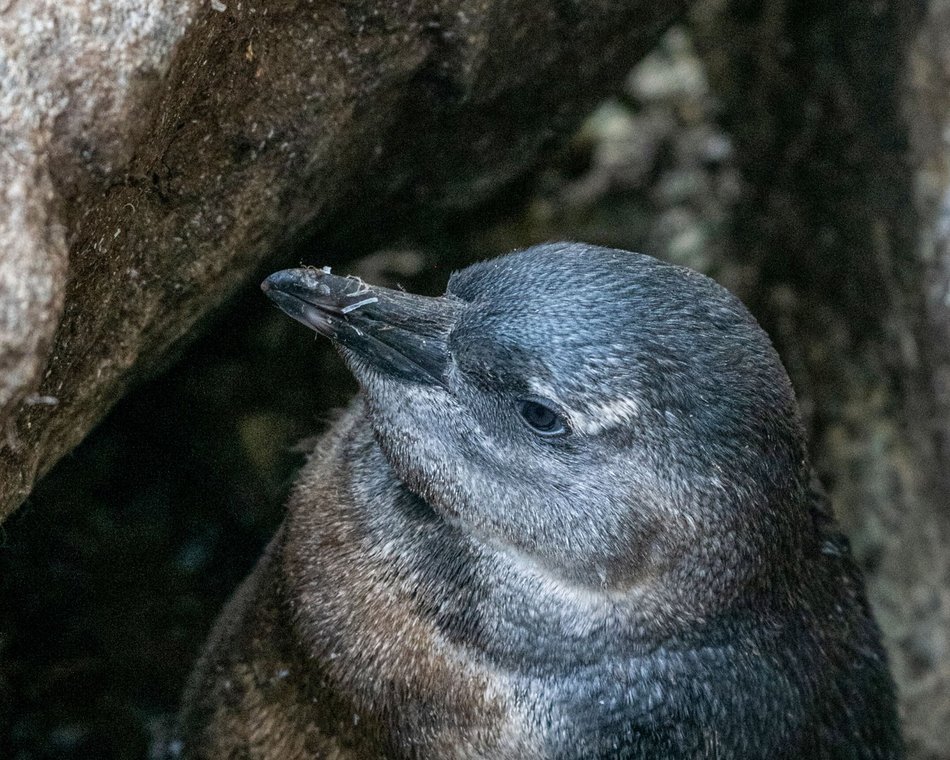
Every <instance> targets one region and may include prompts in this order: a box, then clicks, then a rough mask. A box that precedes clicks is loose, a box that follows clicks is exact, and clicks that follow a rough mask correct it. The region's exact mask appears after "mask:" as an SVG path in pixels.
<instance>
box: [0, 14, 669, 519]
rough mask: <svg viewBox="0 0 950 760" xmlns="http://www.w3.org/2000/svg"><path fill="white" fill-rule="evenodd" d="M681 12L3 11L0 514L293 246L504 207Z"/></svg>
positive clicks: (0, 43)
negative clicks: (420, 218)
mask: <svg viewBox="0 0 950 760" xmlns="http://www.w3.org/2000/svg"><path fill="white" fill-rule="evenodd" d="M684 5H685V3H684V2H673V3H657V2H649V1H648V0H640V1H638V2H617V1H616V0H598V1H597V2H591V3H585V4H583V5H581V4H576V3H574V2H562V3H555V4H549V3H541V2H515V0H447V1H445V2H440V1H439V0H424V1H420V2H415V3H405V2H395V1H390V2H382V3H380V2H375V1H374V2H369V1H364V2H360V1H354V2H348V3H339V4H326V3H313V2H306V1H305V0H285V1H284V2H268V3H263V2H258V1H257V0H211V1H210V2H199V1H198V0H191V1H190V2H179V1H177V0H176V1H175V2H172V1H171V0H165V1H164V2H154V1H153V0H122V2H119V3H108V2H105V1H104V0H61V1H59V2H54V0H11V1H8V2H7V3H5V4H0V204H2V209H0V431H2V436H0V518H2V517H4V516H5V515H7V514H8V513H9V512H10V511H11V510H12V509H14V508H15V507H16V505H17V504H18V503H20V502H21V501H22V499H23V498H24V497H25V496H26V495H27V494H28V493H29V491H30V489H31V488H32V485H33V483H34V482H35V480H36V478H37V477H38V476H39V475H41V474H42V473H44V472H45V471H47V470H48V469H49V467H50V466H51V465H52V464H53V463H54V462H55V461H56V460H57V459H58V458H59V457H60V456H61V455H62V454H63V453H64V452H66V451H68V450H69V449H71V448H72V447H73V446H74V445H75V444H76V443H78V442H79V441H80V440H81V439H82V437H83V436H84V435H85V434H86V432H87V431H88V430H89V429H90V428H91V426H92V425H94V424H95V423H96V421H97V420H98V419H99V418H100V417H101V416H102V414H103V413H104V412H105V411H106V410H107V409H108V408H109V407H110V406H111V405H112V404H113V403H114V402H115V401H116V400H117V399H118V398H119V397H120V396H121V395H122V393H123V392H124V389H125V388H126V387H127V386H128V384H129V382H130V381H131V380H132V379H133V378H135V377H137V376H141V375H142V374H145V373H148V371H149V369H150V368H151V367H154V366H155V365H156V363H158V362H160V361H161V358H162V356H163V355H164V354H165V353H166V352H167V349H168V348H169V346H171V345H173V344H174V343H175V342H176V341H177V340H178V339H180V338H181V337H182V336H183V335H185V334H186V333H187V332H188V330H189V328H191V327H192V326H193V325H194V324H195V322H196V321H197V320H198V319H199V318H200V317H202V316H203V315H205V314H207V313H208V312H209V311H210V310H211V309H212V308H213V307H214V306H216V305H217V304H219V303H221V301H222V300H223V299H224V298H225V297H226V296H228V295H229V294H230V293H232V292H233V291H234V289H235V288H236V287H237V286H238V285H239V284H240V283H242V282H243V281H245V280H246V279H247V278H248V277H249V276H251V275H252V274H254V273H255V272H256V271H257V270H258V268H259V267H260V266H261V265H262V262H263V261H264V260H265V259H266V258H267V257H268V255H269V254H270V253H271V252H272V251H274V250H275V249H279V248H280V247H281V246H282V245H286V244H287V243H288V242H289V241H291V240H293V239H294V237H295V236H296V235H298V234H299V233H300V232H301V231H304V230H306V231H307V232H309V233H312V232H313V231H314V230H320V229H324V228H329V227H331V226H332V225H333V224H334V220H338V219H341V218H352V217H353V216H359V217H360V218H362V219H365V220H371V221H372V222H374V223H378V224H383V223H386V224H395V225H396V226H397V227H398V219H394V217H395V216H398V214H399V213H400V212H401V211H404V210H405V209H407V208H414V209H420V208H421V209H424V210H426V212H427V213H443V214H449V213H452V212H453V211H454V210H457V209H461V208H467V207H471V206H473V205H474V204H477V203H479V202H481V201H483V200H485V199H486V198H488V197H490V196H491V195H492V194H493V193H494V192H496V191H497V190H498V188H499V187H501V186H503V185H504V184H505V183H507V182H510V181H512V180H514V179H515V178H517V177H518V176H519V175H521V174H522V173H524V172H525V171H526V170H527V169H528V168H530V167H531V166H533V165H534V164H535V163H536V162H537V160H538V157H539V154H540V153H541V152H542V151H543V150H544V149H545V148H546V147H547V146H548V145H549V144H550V143H551V142H552V141H553V140H556V139H557V138H558V137H559V136H561V135H565V134H569V132H570V130H571V129H572V128H573V127H575V126H576V124H577V122H578V120H579V119H580V118H581V117H582V116H583V115H584V113H585V112H587V111H589V110H590V108H591V107H592V106H593V105H594V104H595V103H596V102H597V100H598V99H599V98H601V97H603V96H604V95H605V94H607V93H609V92H610V91H612V90H613V89H614V88H615V87H616V86H617V84H618V83H619V81H620V80H621V79H622V76H623V74H624V73H625V72H626V70H627V69H628V68H629V66H630V64H631V63H632V62H633V61H634V60H636V58H637V57H638V56H640V55H641V54H643V53H645V52H646V51H647V49H648V48H649V46H650V45H651V44H652V43H653V42H654V41H655V40H656V38H657V36H658V34H659V32H660V31H661V30H662V28H664V26H665V25H666V24H667V23H668V22H669V21H670V19H671V18H672V17H673V16H674V15H675V14H676V13H677V12H678V11H679V10H680V9H681V8H682V7H683V6H684Z"/></svg>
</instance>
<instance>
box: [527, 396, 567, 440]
mask: <svg viewBox="0 0 950 760" xmlns="http://www.w3.org/2000/svg"><path fill="white" fill-rule="evenodd" d="M518 413H519V414H520V415H521V417H522V419H523V420H524V421H525V422H526V423H528V427H530V428H531V429H532V430H533V431H534V432H535V433H540V434H541V435H551V436H554V435H563V434H564V433H566V432H567V423H565V422H564V419H563V417H561V415H560V414H559V413H558V411H557V410H556V409H554V408H553V407H552V406H550V405H549V404H547V403H545V402H543V401H537V400H535V399H528V398H525V399H521V400H520V401H519V402H518Z"/></svg>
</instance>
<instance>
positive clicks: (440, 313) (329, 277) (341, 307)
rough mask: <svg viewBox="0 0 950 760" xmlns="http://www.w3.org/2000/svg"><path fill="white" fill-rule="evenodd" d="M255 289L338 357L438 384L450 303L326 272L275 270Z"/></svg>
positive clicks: (445, 354)
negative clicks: (336, 349) (324, 339)
mask: <svg viewBox="0 0 950 760" xmlns="http://www.w3.org/2000/svg"><path fill="white" fill-rule="evenodd" d="M261 290H263V291H264V293H266V294H267V296H268V297H269V298H270V299H271V300H272V301H273V302H274V303H275V304H277V306H278V307H279V308H280V309H281V311H283V312H284V313H285V314H287V315H288V316H290V317H293V318H294V319H296V320H297V321H298V322H301V323H303V324H305V325H306V326H307V327H309V328H311V329H313V330H316V331H317V332H318V333H320V334H321V335H325V336H327V337H328V338H330V340H332V341H333V342H334V343H335V344H336V345H337V346H338V347H339V348H340V349H341V350H342V353H343V354H344V357H347V358H348V355H353V356H355V357H357V358H358V359H360V360H362V362H365V363H366V364H368V365H369V366H370V367H372V369H374V370H376V371H377V372H380V373H383V374H385V375H391V376H394V377H398V378H400V379H402V380H408V381H410V382H413V383H419V384H424V385H433V384H435V385H443V386H444V384H445V383H444V375H445V368H446V366H447V363H448V344H447V340H448V334H449V331H450V330H451V328H452V325H453V324H454V322H455V318H456V315H457V314H456V312H457V306H456V305H455V304H454V303H453V302H452V301H450V300H448V299H446V298H430V297H427V296H418V295H414V294H412V293H405V292H403V291H400V290H391V289H389V288H380V287H376V286H371V285H366V284H365V283H364V282H363V281H362V280H360V279H358V278H356V277H339V276H337V275H334V274H330V272H329V269H328V268H326V269H315V268H309V267H308V268H302V269H285V270H283V271H280V272H275V273H274V274H272V275H271V276H270V277H268V278H267V279H266V280H264V282H262V283H261ZM357 366H358V365H357ZM351 368H352V365H351Z"/></svg>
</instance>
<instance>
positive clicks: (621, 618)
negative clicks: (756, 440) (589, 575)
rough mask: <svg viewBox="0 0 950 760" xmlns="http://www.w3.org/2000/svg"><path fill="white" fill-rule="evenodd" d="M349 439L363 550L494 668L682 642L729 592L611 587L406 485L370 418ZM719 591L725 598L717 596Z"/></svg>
mask: <svg viewBox="0 0 950 760" xmlns="http://www.w3.org/2000/svg"><path fill="white" fill-rule="evenodd" d="M345 445H346V452H345V457H344V458H345V460H346V462H347V463H348V464H347V467H348V468H349V482H348V487H349V489H350V491H351V493H352V495H353V502H354V509H355V511H356V513H357V514H358V515H359V516H360V520H361V521H362V522H363V527H364V529H365V530H366V531H367V536H366V539H365V540H366V541H367V545H368V546H370V547H378V546H386V547H388V551H387V555H386V557H385V559H383V560H382V561H383V562H384V563H385V565H386V568H387V570H388V572H390V573H392V574H394V576H393V577H396V576H397V575H398V576H399V577H401V578H403V579H408V580H407V582H408V583H411V584H413V585H414V586H415V589H416V591H415V595H416V598H417V600H418V605H419V611H420V612H419V614H425V615H431V616H432V620H431V622H432V623H433V624H434V626H435V627H436V628H437V629H438V631H439V633H440V635H441V636H444V637H445V639H446V640H447V641H449V642H451V643H453V644H457V645H458V646H460V647H463V648H464V649H465V650H466V651H468V652H478V653H479V654H480V655H481V656H483V657H484V658H486V659H487V660H488V661H490V662H491V663H492V665H493V666H495V667H501V668H503V669H504V670H506V671H516V670H517V671H530V672H542V671H544V672H549V671H551V670H557V669H558V668H564V669H576V668H587V669H591V671H592V673H593V672H594V671H596V668H597V666H598V663H600V664H604V663H608V662H614V661H616V660H617V659H630V658H634V659H637V658H643V657H650V656H652V655H653V654H654V653H655V652H657V650H658V649H659V648H661V647H669V646H673V647H678V646H680V643H681V642H688V641H689V640H690V639H692V638H693V637H694V634H695V630H691V629H698V628H700V627H705V625H706V623H707V622H708V621H709V619H711V618H713V617H716V615H717V613H718V612H720V611H721V609H717V606H720V607H721V605H722V604H723V601H724V600H723V598H722V593H723V589H722V588H718V590H717V589H712V590H710V591H709V594H710V598H709V599H706V598H691V599H687V598H684V597H683V596H682V588H683V586H686V587H687V588H688V589H690V592H692V591H695V592H696V593H697V594H702V593H704V592H703V590H702V589H700V587H699V586H700V583H701V581H700V580H698V579H697V578H696V577H690V578H684V577H681V576H682V574H681V573H679V572H678V569H676V568H675V569H674V572H672V573H671V575H670V577H669V578H667V579H665V581H664V580H662V579H660V580H658V579H648V580H647V582H644V583H642V584H633V585H631V586H629V587H624V588H621V589H604V588H599V587H597V586H595V585H587V584H584V583H581V582H576V581H572V580H571V579H569V578H566V577H564V576H560V575H557V574H554V573H552V572H551V570H550V569H549V568H547V567H545V566H544V565H542V564H541V563H540V562H538V561H536V560H535V559H534V558H533V557H531V556H528V555H525V554H523V553H521V552H519V551H517V550H516V549H513V548H512V547H508V546H504V545H498V544H496V543H493V542H492V541H490V540H485V539H483V538H482V537H479V536H476V535H473V534H472V533H471V532H469V531H467V530H466V529H465V527H464V526H461V525H458V524H455V523H453V522H452V521H451V520H448V519H446V518H445V517H444V516H443V515H442V514H441V513H440V512H439V510H437V509H436V508H434V507H432V506H431V505H429V504H427V503H426V502H425V500H424V499H423V498H422V497H421V496H419V495H418V494H416V493H414V492H413V491H412V490H410V489H409V488H408V487H407V486H406V485H405V484H404V483H403V482H402V481H401V480H400V478H399V477H398V475H397V474H396V473H395V471H394V470H393V469H392V467H391V466H390V464H389V462H388V460H387V458H386V456H385V454H384V452H383V451H382V450H381V448H380V446H379V445H378V443H377V442H376V440H375V438H374V436H373V433H372V428H371V426H370V424H369V422H368V420H366V419H365V417H361V418H359V419H358V421H357V422H356V424H354V426H353V428H352V429H351V431H350V432H349V433H348V435H347V441H346V444H345ZM366 561H367V563H371V562H374V561H376V559H375V558H374V557H372V556H368V557H366ZM691 561H692V560H691V559H689V558H686V559H684V565H685V566H686V567H689V566H690V564H691ZM379 569H381V568H377V571H378V570H379ZM720 581H721V579H717V583H718V582H720ZM680 584H682V585H680ZM714 592H715V594H719V595H720V596H719V597H718V598H712V597H713V596H715V594H714ZM691 607H692V609H691ZM683 646H688V644H687V643H684V644H683ZM592 677H593V675H592Z"/></svg>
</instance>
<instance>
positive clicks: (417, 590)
mask: <svg viewBox="0 0 950 760" xmlns="http://www.w3.org/2000/svg"><path fill="white" fill-rule="evenodd" d="M262 287H263V288H264V291H265V292H266V293H267V295H268V296H270V297H271V298H272V299H273V300H274V301H275V302H276V304H277V305H278V306H279V307H280V308H281V309H283V310H284V311H285V312H286V313H287V314H289V315H290V316H291V317H293V318H295V319H297V320H299V321H301V322H302V323H304V324H305V325H307V326H308V327H311V328H312V329H314V330H316V331H317V332H318V333H320V334H321V335H325V336H327V337H328V338H330V339H331V340H332V341H333V342H334V343H335V345H336V346H337V347H338V348H339V351H340V353H341V354H342V357H343V359H344V361H345V362H346V364H347V365H348V366H349V368H350V369H351V370H352V372H353V374H354V375H355V376H356V378H357V380H358V381H359V384H360V389H361V390H360V394H359V396H358V397H357V399H356V400H355V401H354V403H353V405H352V407H351V408H350V410H349V411H348V413H347V414H346V415H345V416H344V417H343V418H342V419H341V420H340V421H339V422H338V423H337V424H336V425H335V427H334V428H333V429H332V430H331V431H330V432H329V433H328V434H327V435H326V436H325V437H324V438H323V440H322V441H321V443H320V444H319V445H318V446H317V449H316V451H315V452H314V454H313V456H312V458H311V460H310V462H309V463H308V465H307V466H306V467H305V469H304V470H303V472H302V473H301V475H300V478H299V481H298V482H297V484H296V487H295V488H294V491H293V495H292V496H291V499H290V504H289V509H288V514H287V517H286V520H285V522H284V524H283V525H282V527H281V528H280V530H279V531H278V533H277V535H276V537H275V538H274V539H273V541H272V543H271V544H270V546H269V548H268V549H267V551H266V553H265V555H264V557H263V558H262V559H261V560H260V562H259V564H258V566H257V567H256V569H255V570H254V571H253V573H252V575H251V576H250V577H249V578H248V579H247V580H246V581H245V583H244V585H243V586H242V587H241V589H240V590H239V591H238V592H237V593H236V595H235V596H234V597H233V599H232V600H231V601H230V603H229V604H228V606H227V607H226V609H225V611H224V613H223V615H222V617H221V618H220V620H219V621H218V623H217V625H216V627H215V629H214V632H213V634H212V636H211V639H210V641H209V643H208V645H207V648H206V651H205V652H204V655H203V656H202V658H201V660H200V661H199V663H198V666H197V668H196V670H195V672H194V674H193V676H192V679H191V682H190V686H189V687H188V689H187V691H186V696H185V701H184V708H183V711H182V715H181V727H182V741H183V746H184V748H185V755H186V756H187V757H193V758H248V759H257V758H260V759H266V760H278V759H280V760H291V759H293V758H359V759H361V760H362V759H365V758H446V759H448V758H496V759H499V760H501V759H506V760H508V759H513V758H539V759H540V758H557V759H558V760H571V759H577V760H581V759H584V760H590V759H591V758H643V759H649V760H664V759H670V760H672V759H673V758H736V759H741V760H755V759H757V758H762V759H763V760H764V759H766V758H768V759H769V760H776V759H780V758H789V759H791V758H853V759H855V760H860V759H865V758H866V759H871V758H881V759H884V758H898V757H900V756H901V740H900V736H899V733H898V728H897V718H896V713H895V700H894V690H893V686H892V682H891V678H890V676H889V673H888V668H887V663H886V660H885V656H884V652H883V650H882V647H881V643H880V636H879V633H878V630H877V628H876V626H875V623H874V621H873V619H872V617H871V615H870V612H869V610H868V606H867V604H866V602H865V598H864V594H863V590H862V581H861V578H860V576H859V573H858V571H857V569H856V568H855V566H854V564H853V563H852V561H851V559H850V557H849V553H848V549H847V545H846V543H845V542H844V540H843V539H842V538H841V536H840V535H839V534H838V533H837V529H836V528H835V526H834V525H833V523H832V521H831V518H830V517H829V515H828V513H827V510H826V509H825V507H824V505H823V502H822V500H821V497H820V496H819V495H817V493H816V492H815V491H814V490H813V489H812V488H810V467H809V464H808V459H807V455H806V451H805V445H804V440H803V432H802V426H801V423H800V420H799V415H798V412H797V408H796V403H795V398H794V394H793V392H792V388H791V385H790V383H789V380H788V377H787V375H786V373H785V371H784V369H783V368H782V365H781V362H780V361H779V358H778V356H777V355H776V353H775V351H774V350H773V348H772V346H771V344H770V342H769V340H768V338H767V337H766V335H765V333H764V332H763V331H762V330H761V328H759V326H758V325H757V324H756V322H755V320H754V319H753V318H752V316H751V315H750V314H749V313H748V312H747V311H746V309H745V308H744V307H743V306H742V304H741V303H740V302H739V301H738V300H737V299H736V298H735V297H734V296H732V295H731V294H730V293H729V292H727V291H726V290H725V289H723V288H722V287H720V286H719V285H717V284H716V283H714V282H713V281H712V280H710V279H709V278H707V277H704V276H702V275H700V274H697V273H696V272H693V271H691V270H688V269H685V268H682V267H678V266H672V265H669V264H665V263H662V262H659V261H657V260H655V259H652V258H650V257H648V256H643V255H639V254H634V253H628V252H624V251H618V250H610V249H606V248H598V247H595V246H590V245H583V244H578V243H560V244H552V245H543V246H537V247H534V248H529V249H527V250H524V251H520V252H516V253H513V254H510V255H508V256H504V257H502V258H498V259H494V260H491V261H486V262H483V263H480V264H476V265H474V266H471V267H469V268H467V269H465V270H463V271H461V272H458V273H456V274H455V275H453V276H452V278H451V280H450V281H449V285H448V290H447V292H446V294H445V295H444V296H442V297H440V298H430V297H422V296H417V295H412V294H409V293H405V292H400V291H395V290H388V289H385V288H377V287H372V286H366V285H364V284H363V283H362V282H360V281H357V280H355V279H351V278H345V277H338V276H335V275H332V274H330V273H329V272H328V271H321V270H316V269H294V270H288V271H283V272H278V273H276V274H274V275H272V276H271V277H269V278H268V279H267V280H266V281H265V282H264V284H263V286H262Z"/></svg>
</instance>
